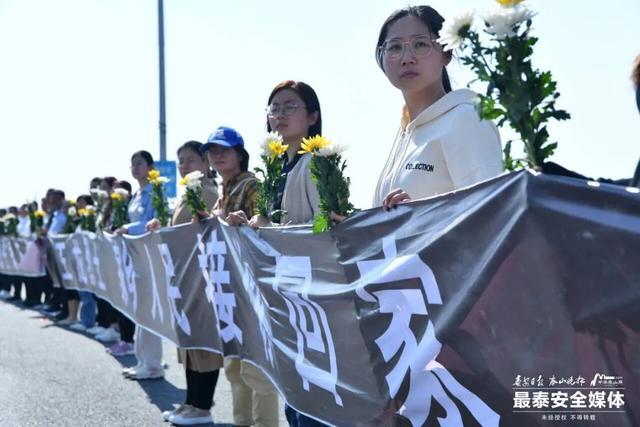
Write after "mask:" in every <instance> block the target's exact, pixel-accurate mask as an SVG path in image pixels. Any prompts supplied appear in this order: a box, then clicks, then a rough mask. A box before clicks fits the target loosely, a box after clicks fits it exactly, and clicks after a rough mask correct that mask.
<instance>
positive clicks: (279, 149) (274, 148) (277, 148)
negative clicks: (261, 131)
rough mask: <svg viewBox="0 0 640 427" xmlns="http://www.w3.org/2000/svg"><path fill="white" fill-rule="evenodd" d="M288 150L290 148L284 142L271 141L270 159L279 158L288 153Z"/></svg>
mask: <svg viewBox="0 0 640 427" xmlns="http://www.w3.org/2000/svg"><path fill="white" fill-rule="evenodd" d="M287 148H289V146H288V145H287V144H283V143H282V141H278V140H275V141H271V142H269V157H271V158H272V159H274V158H276V157H279V156H281V155H283V154H284V153H286V152H287Z"/></svg>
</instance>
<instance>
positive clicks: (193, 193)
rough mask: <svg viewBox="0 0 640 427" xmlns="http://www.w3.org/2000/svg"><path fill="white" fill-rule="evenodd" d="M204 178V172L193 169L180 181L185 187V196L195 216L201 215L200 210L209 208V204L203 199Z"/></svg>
mask: <svg viewBox="0 0 640 427" xmlns="http://www.w3.org/2000/svg"><path fill="white" fill-rule="evenodd" d="M202 178H204V174H203V173H202V172H200V171H193V172H191V173H188V174H186V175H185V176H184V177H183V178H182V179H180V182H179V184H180V185H182V186H184V187H185V195H184V197H185V199H186V202H187V206H188V207H189V210H190V211H191V214H192V215H193V216H195V217H197V216H199V215H200V212H202V211H206V210H207V205H205V203H204V200H202Z"/></svg>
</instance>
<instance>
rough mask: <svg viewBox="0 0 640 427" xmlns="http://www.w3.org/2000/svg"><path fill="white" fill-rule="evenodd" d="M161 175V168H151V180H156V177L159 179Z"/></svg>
mask: <svg viewBox="0 0 640 427" xmlns="http://www.w3.org/2000/svg"><path fill="white" fill-rule="evenodd" d="M159 177H160V171H159V170H157V169H151V170H150V171H149V176H148V178H149V181H153V180H156V179H158V178H159Z"/></svg>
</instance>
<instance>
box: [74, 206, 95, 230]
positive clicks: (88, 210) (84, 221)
mask: <svg viewBox="0 0 640 427" xmlns="http://www.w3.org/2000/svg"><path fill="white" fill-rule="evenodd" d="M78 215H80V227H81V228H82V229H83V230H86V231H92V232H94V233H95V232H96V208H95V207H94V206H91V205H88V206H87V207H85V208H84V209H78Z"/></svg>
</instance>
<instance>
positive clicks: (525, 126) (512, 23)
mask: <svg viewBox="0 0 640 427" xmlns="http://www.w3.org/2000/svg"><path fill="white" fill-rule="evenodd" d="M497 1H498V3H500V6H499V7H498V8H497V9H494V10H492V11H490V12H488V13H486V14H485V15H484V17H483V21H484V30H483V33H484V35H485V36H483V37H482V38H488V41H487V42H483V41H482V40H481V35H480V33H479V32H478V31H476V30H474V29H473V15H474V13H473V12H470V11H467V12H464V13H462V14H460V15H459V16H457V17H454V18H453V19H452V20H450V21H447V22H445V25H444V27H443V29H442V31H441V33H440V34H441V37H440V39H438V42H439V43H440V44H443V45H445V48H444V49H445V50H454V49H457V50H458V56H459V58H460V60H461V62H462V63H463V64H465V65H468V66H470V67H471V69H472V70H473V71H474V72H475V74H476V76H477V79H476V81H481V82H485V83H486V85H487V86H486V91H485V94H484V95H480V97H479V101H478V113H479V115H480V118H481V119H486V120H498V126H503V125H504V124H505V123H508V124H509V126H510V127H511V128H512V129H513V130H514V131H515V132H516V133H517V134H518V135H519V136H520V139H521V140H522V142H523V143H524V154H525V158H524V159H513V158H512V157H511V143H512V141H508V142H507V143H506V145H505V148H504V163H505V168H506V169H508V170H514V169H515V168H516V167H522V166H523V165H524V164H525V163H526V164H528V165H529V166H530V167H534V166H539V165H541V164H542V163H543V162H544V161H545V159H547V158H548V157H550V156H551V155H552V154H553V152H554V150H555V149H556V147H557V145H558V144H557V143H556V142H554V143H548V139H549V133H548V131H547V126H546V122H547V121H548V120H549V119H556V120H567V119H569V118H570V117H571V116H570V115H569V114H568V113H567V112H566V111H564V110H558V109H556V107H555V103H556V100H557V99H558V97H559V96H560V94H559V93H558V92H557V91H556V82H555V81H554V80H553V78H552V77H551V72H550V71H540V70H538V69H535V68H533V65H532V63H531V57H532V55H533V48H534V46H535V44H536V42H537V41H538V39H537V38H536V37H532V36H531V35H530V32H531V23H532V19H533V17H534V16H535V13H534V12H532V11H531V10H530V9H528V8H527V7H526V6H525V5H523V4H520V3H522V1H523V0H497Z"/></svg>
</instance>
